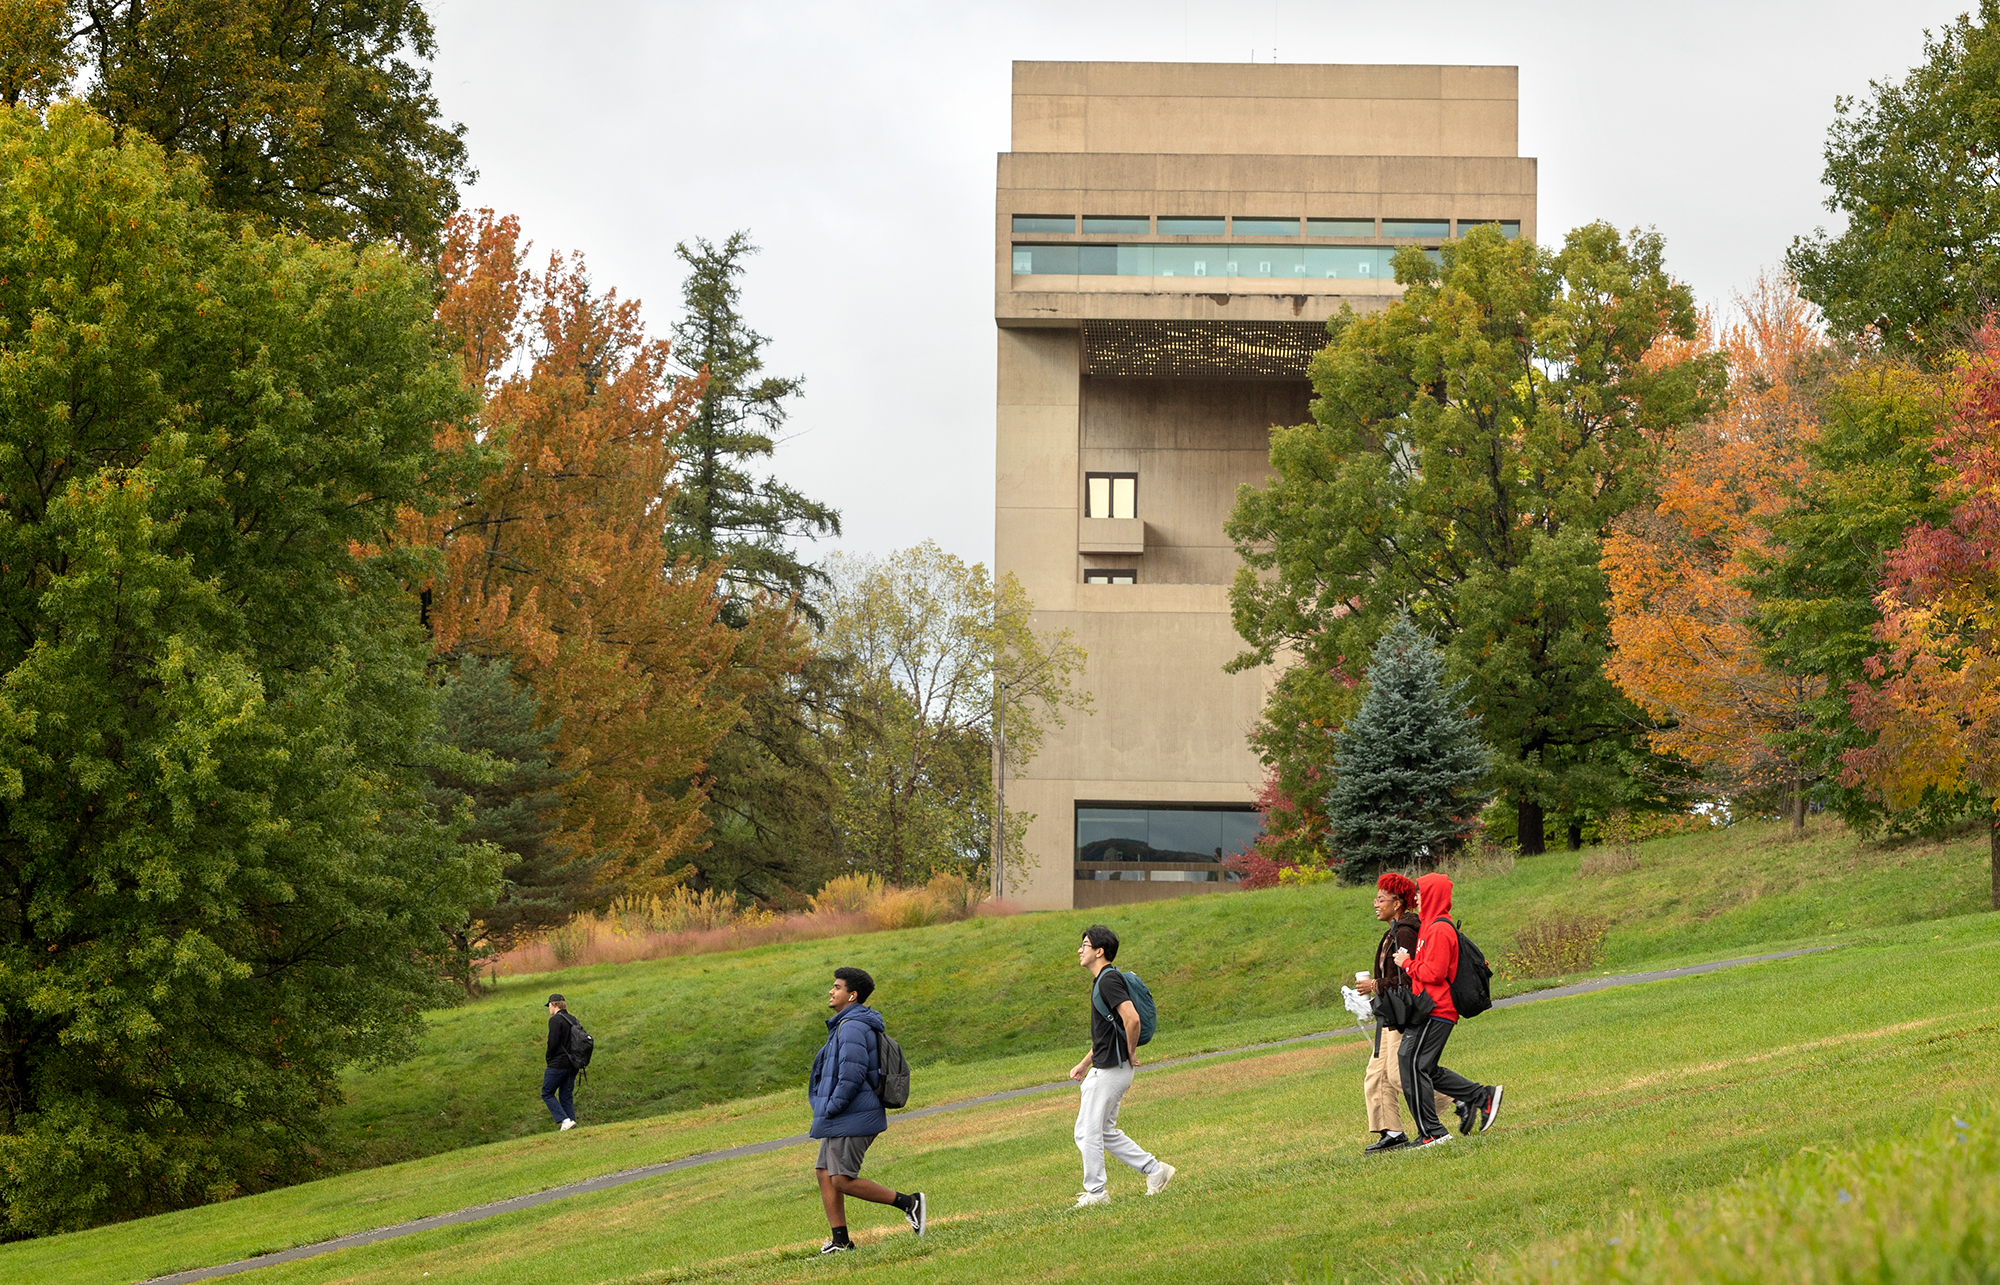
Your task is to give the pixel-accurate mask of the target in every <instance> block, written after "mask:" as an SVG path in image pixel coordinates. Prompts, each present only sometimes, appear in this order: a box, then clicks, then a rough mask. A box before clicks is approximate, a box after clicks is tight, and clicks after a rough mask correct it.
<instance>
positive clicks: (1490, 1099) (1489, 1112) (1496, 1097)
mask: <svg viewBox="0 0 2000 1285" xmlns="http://www.w3.org/2000/svg"><path fill="white" fill-rule="evenodd" d="M1506 1087H1507V1086H1506V1085H1504V1084H1496V1085H1494V1086H1493V1087H1492V1089H1490V1090H1489V1091H1488V1092H1487V1094H1486V1110H1485V1112H1484V1113H1483V1114H1484V1116H1485V1118H1484V1119H1483V1120H1482V1121H1481V1122H1480V1125H1479V1131H1480V1132H1481V1133H1484V1132H1486V1131H1487V1130H1488V1129H1490V1128H1492V1127H1493V1122H1494V1121H1495V1120H1497V1119H1498V1118H1499V1117H1500V1094H1501V1092H1502V1091H1503V1090H1504V1089H1505V1088H1506Z"/></svg>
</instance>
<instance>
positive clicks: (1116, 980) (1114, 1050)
mask: <svg viewBox="0 0 2000 1285" xmlns="http://www.w3.org/2000/svg"><path fill="white" fill-rule="evenodd" d="M1093 985H1095V987H1096V988H1097V989H1096V995H1097V999H1093V1000H1092V1001H1091V1003H1090V1064H1091V1065H1092V1066H1101V1067H1104V1068H1106V1069H1107V1070H1108V1069H1110V1068H1111V1067H1116V1066H1124V1065H1125V1064H1126V1063H1128V1062H1130V1061H1131V1060H1132V1057H1131V1052H1132V1051H1131V1050H1130V1049H1128V1048H1126V1047H1125V1019H1124V1018H1122V1017H1120V1016H1119V1015H1118V1006H1119V1005H1120V1004H1124V1003H1126V1002H1128V1001H1130V1000H1131V998H1132V992H1131V991H1130V990H1129V989H1127V987H1126V985H1125V974H1123V973H1121V972H1119V971H1118V970H1117V969H1116V968H1113V967H1111V966H1109V965H1106V967H1105V969H1104V971H1103V972H1101V973H1099V974H1098V975H1097V980H1096V982H1095V983H1093ZM1100 999H1101V1000H1103V1001H1104V1012H1100V1011H1099V1010H1098V1005H1097V1000H1100ZM1105 1012H1108V1013H1110V1014H1111V1016H1109V1017H1106V1016H1105V1015H1104V1013H1105Z"/></svg>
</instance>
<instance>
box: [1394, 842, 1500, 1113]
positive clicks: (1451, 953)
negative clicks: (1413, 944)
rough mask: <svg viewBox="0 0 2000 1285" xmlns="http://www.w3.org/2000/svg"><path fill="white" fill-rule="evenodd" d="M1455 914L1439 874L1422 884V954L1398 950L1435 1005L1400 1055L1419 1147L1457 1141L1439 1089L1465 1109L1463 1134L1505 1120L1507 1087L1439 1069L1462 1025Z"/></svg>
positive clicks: (1420, 988)
mask: <svg viewBox="0 0 2000 1285" xmlns="http://www.w3.org/2000/svg"><path fill="white" fill-rule="evenodd" d="M1450 914H1451V880H1450V879H1449V878H1447V877H1446V876H1444V875H1441V874H1437V873H1435V872H1433V873H1431V874H1427V875H1425V876H1424V877H1423V878H1421V879H1419V880H1417V948H1416V949H1415V950H1414V951H1410V950H1404V949H1402V948H1400V947H1398V948H1397V950H1396V963H1397V964H1398V965H1399V966H1400V967H1401V968H1402V969H1403V970H1404V971H1405V972H1407V973H1408V974H1409V975H1410V982H1411V985H1412V987H1413V988H1414V989H1416V990H1417V991H1419V992H1421V993H1423V994H1425V995H1428V996H1430V997H1431V1003H1432V1005H1433V1007H1432V1008H1431V1015H1430V1020H1429V1021H1427V1022H1425V1023H1424V1024H1423V1025H1422V1026H1419V1027H1417V1028H1416V1029H1415V1030H1413V1031H1405V1032H1404V1033H1403V1046H1402V1048H1400V1049H1398V1050H1397V1054H1398V1057H1399V1058H1400V1060H1401V1063H1402V1068H1403V1096H1404V1097H1405V1098H1407V1099H1409V1103H1410V1118H1411V1119H1412V1120H1414V1121H1415V1122H1416V1126H1417V1145H1418V1146H1419V1147H1427V1146H1435V1145H1437V1144H1438V1143H1443V1142H1450V1141H1451V1130H1449V1129H1447V1128H1445V1127H1444V1123H1443V1122H1442V1121H1441V1120H1439V1119H1438V1113H1437V1110H1436V1108H1435V1107H1433V1106H1432V1105H1431V1093H1432V1091H1433V1089H1435V1090H1436V1092H1439V1093H1442V1094H1444V1095H1445V1096H1446V1097H1448V1098H1450V1099H1452V1100H1453V1101H1455V1102H1459V1103H1462V1104H1464V1105H1465V1109H1464V1110H1463V1111H1461V1112H1460V1114H1459V1123H1458V1131H1459V1132H1460V1133H1471V1132H1473V1131H1474V1130H1475V1129H1476V1130H1478V1131H1479V1132H1481V1133H1484V1132H1485V1131H1486V1130H1488V1129H1490V1128H1492V1127H1493V1121H1494V1119H1495V1118H1496V1117H1498V1116H1499V1114H1500V1095H1501V1088H1502V1086H1500V1085H1498V1084H1477V1083H1474V1082H1473V1081H1471V1080H1468V1079H1466V1078H1465V1077H1464V1076H1462V1075H1460V1074H1459V1073H1458V1072H1456V1071H1453V1070H1450V1069H1448V1068H1446V1067H1442V1066H1439V1065H1438V1059H1439V1058H1440V1057H1441V1056H1443V1054H1444V1043H1445V1041H1446V1040H1448V1039H1450V1038H1451V1032H1452V1028H1453V1027H1455V1026H1456V1025H1457V1024H1458V1009H1457V1008H1456V1007H1455V1006H1454V1005H1453V1004H1452V1002H1451V982H1452V979H1453V978H1454V977H1457V976H1458V929H1457V928H1455V927H1453V926H1452V924H1451V921H1450V920H1449V919H1448V918H1447V916H1448V915H1450Z"/></svg>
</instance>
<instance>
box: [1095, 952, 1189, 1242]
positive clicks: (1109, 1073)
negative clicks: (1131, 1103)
mask: <svg viewBox="0 0 2000 1285" xmlns="http://www.w3.org/2000/svg"><path fill="white" fill-rule="evenodd" d="M1116 958H1118V934H1117V933H1115V932H1112V931H1111V930H1110V929H1109V928H1106V927H1105V926H1104V925H1103V924H1092V925H1091V926H1090V927H1088V928H1086V929H1084V930H1083V944H1082V945H1080V946H1078V947H1077V949H1076V962H1077V963H1079V964H1081V965H1082V966H1083V967H1085V968H1087V969H1089V970H1090V978H1091V981H1090V987H1091V1001H1090V1053H1089V1055H1088V1056H1086V1057H1085V1058H1084V1059H1083V1060H1082V1061H1081V1062H1078V1063H1077V1064H1076V1065H1075V1066H1073V1067H1071V1068H1070V1071H1069V1078H1070V1079H1072V1080H1081V1081H1083V1093H1082V1099H1083V1100H1082V1103H1081V1105H1080V1106H1079V1107H1078V1109H1077V1113H1076V1146H1077V1150H1079V1151H1081V1152H1083V1194H1082V1195H1079V1196H1078V1197H1077V1198H1076V1203H1077V1207H1078V1208H1082V1207H1083V1206H1085V1205H1101V1204H1104V1203H1105V1202H1106V1201H1109V1200H1110V1199H1111V1192H1110V1190H1109V1189H1108V1187H1107V1185H1106V1182H1105V1176H1104V1155H1105V1153H1106V1152H1109V1153H1111V1154H1112V1155H1114V1156H1116V1157H1118V1158H1119V1159H1120V1160H1123V1161H1124V1162H1125V1163H1126V1164H1128V1165H1131V1166H1132V1167H1133V1168H1134V1169H1137V1170H1138V1171H1139V1172H1140V1173H1142V1174H1145V1175H1146V1194H1147V1195H1149V1196H1157V1195H1159V1194H1160V1193H1161V1192H1162V1191H1165V1190H1166V1189H1167V1184H1168V1183H1170V1182H1172V1181H1173V1179H1174V1167H1173V1166H1172V1165H1170V1164H1167V1163H1166V1162H1165V1161H1163V1160H1160V1159H1158V1158H1156V1157H1155V1156H1154V1155H1153V1154H1152V1153H1151V1152H1149V1151H1147V1150H1146V1149H1145V1148H1144V1147H1142V1146H1140V1145H1139V1144H1138V1143H1136V1142H1134V1141H1132V1139H1130V1138H1128V1137H1126V1136H1125V1134H1124V1133H1123V1132H1122V1131H1121V1130H1120V1129H1119V1128H1118V1104H1119V1103H1120V1102H1122V1101H1123V1100H1124V1098H1125V1090H1127V1089H1129V1088H1131V1087H1132V1076H1133V1074H1134V1073H1135V1072H1136V1071H1138V1069H1139V1063H1138V1061H1137V1060H1136V1059H1135V1058H1134V1057H1133V1055H1132V1051H1133V1050H1134V1049H1136V1048H1137V1047H1138V1046H1139V1010H1138V1009H1137V1008H1136V1007H1135V1006H1134V1005H1133V1003H1132V993H1131V991H1130V990H1128V989H1127V988H1126V986H1125V975H1124V974H1123V973H1121V972H1119V971H1118V970H1117V969H1116V968H1114V967H1112V966H1111V961H1112V960H1114V959H1116Z"/></svg>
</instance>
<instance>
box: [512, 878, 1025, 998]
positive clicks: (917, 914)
mask: <svg viewBox="0 0 2000 1285" xmlns="http://www.w3.org/2000/svg"><path fill="white" fill-rule="evenodd" d="M809 904H810V906H811V909H809V910H807V911H805V912H804V913H802V914H792V915H780V914H777V913H776V912H774V911H770V910H763V909H760V908H759V907H757V906H756V905H754V904H751V905H744V904H741V903H739V902H738V901H737V899H736V897H735V896H734V894H731V893H726V892H720V893H719V892H716V891H714V890H712V889H711V890H708V891H704V892H699V893H697V892H691V891H689V890H688V889H686V888H676V889H674V890H673V891H672V892H670V893H668V894H667V895H666V896H664V897H648V898H646V899H645V900H643V901H642V900H638V899H636V898H628V899H621V900H618V901H614V902H612V903H611V905H610V906H609V907H608V908H606V909H605V910H603V911H585V912H584V913H582V914H580V915H577V916H576V917H575V918H573V919H571V920H570V921H569V922H568V923H566V924H564V925H562V926H561V927H559V928H555V929H552V930H550V931H549V932H547V933H545V934H543V935H542V936H541V937H540V938H538V939H536V940H534V941H531V942H528V943H527V944H525V945H522V946H518V947H516V948H515V949H513V950H510V951H508V952H507V953H506V954H504V955H500V956H498V957H496V958H495V959H493V960H492V961H491V963H490V965H489V967H488V974H487V975H488V976H489V977H495V978H497V977H513V976H520V975H522V974H526V973H551V972H557V971H560V970H562V969H565V968H583V967H587V966H589V965H591V964H625V963H630V962H632V961H633V960H638V959H665V958H667V957H668V956H672V955H705V954H710V953H713V952H715V951H723V950H743V949H745V948H747V947H751V946H763V945H767V944H769V943H771V942H779V941H809V940H812V939H814V938H817V937H844V936H847V935H849V934H852V933H865V932H882V931H886V930H889V929H894V928H922V927H925V926H926V925H929V924H945V923H953V922H955V921H957V920H960V919H969V918H971V917H972V916H973V915H975V914H980V915H1004V914H1013V913H1015V910H1016V909H1017V907H1014V906H1013V905H1011V904H1007V903H996V902H993V901H990V900H988V898H987V896H986V890H985V889H984V888H983V887H982V886H980V885H978V884H975V883H973V882H971V881H970V880H968V879H966V878H964V877H963V876H961V875H953V874H938V875H934V876H932V878H931V881H930V882H929V883H927V884H923V885H921V886H918V887H914V888H899V887H897V886H896V885H894V884H887V883H884V882H883V881H882V880H881V879H880V878H879V877H877V876H875V875H869V874H853V875H842V876H840V877H839V878H838V879H835V880H833V881H832V882H830V883H828V884H827V885H826V887H824V888H822V889H820V891H819V893H818V895H817V896H814V897H813V898H812V899H811V901H810V903H809Z"/></svg>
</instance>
